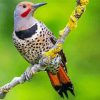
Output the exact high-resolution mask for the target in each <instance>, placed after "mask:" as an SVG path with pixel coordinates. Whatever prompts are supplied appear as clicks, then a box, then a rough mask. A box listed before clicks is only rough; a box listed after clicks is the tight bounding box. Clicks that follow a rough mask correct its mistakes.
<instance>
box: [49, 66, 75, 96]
mask: <svg viewBox="0 0 100 100" xmlns="http://www.w3.org/2000/svg"><path fill="white" fill-rule="evenodd" d="M48 76H49V78H50V81H51V84H52V86H53V87H54V89H55V90H56V91H57V92H58V94H59V95H60V96H61V97H64V94H65V96H66V97H67V98H68V94H67V91H68V90H69V91H70V92H71V93H72V94H73V95H74V89H73V85H72V83H71V81H70V79H69V77H68V75H67V73H66V71H65V70H64V67H63V66H62V65H60V67H59V69H58V72H57V74H53V73H52V72H48Z"/></svg>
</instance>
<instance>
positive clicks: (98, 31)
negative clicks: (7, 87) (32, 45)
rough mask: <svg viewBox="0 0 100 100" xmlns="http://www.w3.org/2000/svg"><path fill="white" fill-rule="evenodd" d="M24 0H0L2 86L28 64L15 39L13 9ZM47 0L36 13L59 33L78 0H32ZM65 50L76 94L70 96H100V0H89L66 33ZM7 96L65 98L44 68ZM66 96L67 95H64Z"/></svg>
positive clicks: (9, 99)
mask: <svg viewBox="0 0 100 100" xmlns="http://www.w3.org/2000/svg"><path fill="white" fill-rule="evenodd" d="M20 1H21V0H0V86H2V85H4V84H5V83H7V82H9V81H10V80H11V79H12V78H13V77H15V76H20V75H21V73H23V72H24V70H25V69H26V68H27V66H29V64H28V63H27V62H26V61H25V60H24V59H23V57H21V55H20V54H19V53H18V51H17V50H16V48H15V47H14V45H13V42H12V32H13V12H14V9H15V6H16V4H17V3H19V2H20ZM29 1H32V2H35V3H36V2H47V3H48V5H46V6H44V7H41V8H40V9H38V10H37V11H36V13H35V15H34V16H35V17H36V18H37V19H39V20H41V21H42V22H44V23H45V24H46V25H47V26H48V27H49V28H50V29H51V30H52V31H53V33H54V34H55V36H56V37H58V32H59V30H61V29H62V28H64V26H65V25H66V23H67V22H68V19H69V16H70V14H71V12H72V10H73V9H74V7H75V4H76V0H34V1H33V0H29ZM63 49H64V52H65V54H66V56H67V59H68V72H69V73H68V74H69V76H70V78H71V80H72V82H73V84H74V87H75V94H76V96H75V97H73V96H72V95H71V94H70V93H69V99H68V100H100V0H90V3H89V5H88V6H87V10H86V12H85V13H84V14H83V16H82V17H81V19H80V20H79V23H78V27H77V28H76V29H75V30H73V31H72V32H71V33H70V34H69V36H68V37H67V39H66V41H65V43H64V45H63ZM4 100H63V99H62V98H60V96H59V95H58V94H57V93H56V92H55V91H54V89H53V88H52V86H51V84H50V81H49V78H48V76H47V74H46V73H45V72H40V73H37V74H36V75H35V76H34V77H33V79H32V80H31V81H30V82H26V83H25V84H22V85H18V86H17V87H15V88H13V89H12V90H11V91H10V92H9V93H8V95H7V96H6V98H5V99H4ZM64 100H66V99H64Z"/></svg>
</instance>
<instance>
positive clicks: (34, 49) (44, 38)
mask: <svg viewBox="0 0 100 100" xmlns="http://www.w3.org/2000/svg"><path fill="white" fill-rule="evenodd" d="M45 4H46V3H38V4H34V3H31V2H20V3H19V4H18V5H17V6H16V9H15V11H14V32H13V42H14V45H15V47H16V48H17V50H18V51H19V52H20V53H21V55H22V56H23V57H24V58H25V59H26V60H27V61H28V62H29V63H30V64H31V65H34V64H37V63H38V62H39V60H40V58H41V57H42V56H43V53H44V52H47V51H48V50H50V48H52V47H53V46H54V45H55V43H56V38H55V37H54V36H53V34H52V32H51V31H50V30H49V29H48V28H47V27H46V26H45V25H44V24H43V23H42V22H40V21H38V20H37V19H35V18H34V16H33V15H34V12H35V11H36V9H37V8H39V7H41V6H43V5H45ZM58 56H60V57H61V62H60V65H59V66H58V69H57V70H56V73H54V72H53V71H52V70H46V71H47V73H48V76H49V78H50V81H51V84H52V86H53V87H54V89H55V90H56V91H57V92H58V94H59V95H60V96H61V97H64V94H65V95H66V97H68V94H67V91H68V90H69V91H70V92H71V93H72V94H73V95H74V89H73V85H72V83H71V80H70V79H69V77H68V75H67V68H66V57H65V55H64V53H63V50H61V51H60V52H59V53H58ZM54 67H55V66H54Z"/></svg>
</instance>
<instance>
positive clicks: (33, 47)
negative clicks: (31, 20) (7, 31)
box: [13, 22, 54, 64]
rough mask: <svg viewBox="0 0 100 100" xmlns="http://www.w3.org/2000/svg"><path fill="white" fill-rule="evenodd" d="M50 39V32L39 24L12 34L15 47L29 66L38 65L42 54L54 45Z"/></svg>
mask: <svg viewBox="0 0 100 100" xmlns="http://www.w3.org/2000/svg"><path fill="white" fill-rule="evenodd" d="M51 37H53V35H52V32H50V30H49V29H48V28H47V27H46V26H45V25H44V24H43V23H41V22H39V23H35V24H34V25H33V26H32V27H31V28H29V29H27V30H23V31H19V32H14V33H13V41H14V44H15V47H16V48H17V49H18V51H19V52H20V53H21V55H22V56H23V57H24V58H25V59H26V60H27V61H28V62H29V63H31V64H34V63H38V61H39V59H40V58H41V57H42V54H43V53H44V52H46V51H48V50H49V49H50V48H51V47H52V46H53V45H54V44H53V43H52V41H51V39H50V38H51Z"/></svg>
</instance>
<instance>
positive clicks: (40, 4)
mask: <svg viewBox="0 0 100 100" xmlns="http://www.w3.org/2000/svg"><path fill="white" fill-rule="evenodd" d="M46 4H47V3H45V2H42V3H38V4H34V5H33V6H32V7H33V8H35V9H37V8H39V7H41V6H44V5H46Z"/></svg>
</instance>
